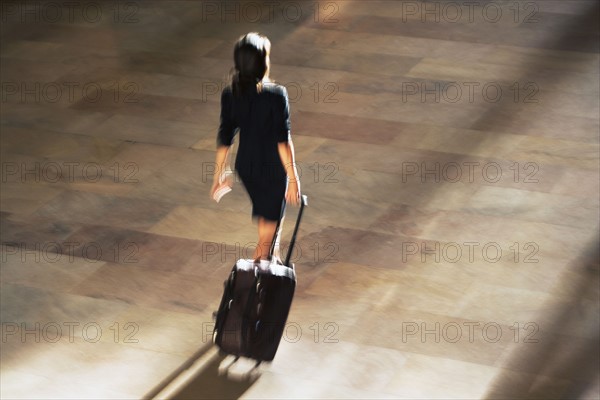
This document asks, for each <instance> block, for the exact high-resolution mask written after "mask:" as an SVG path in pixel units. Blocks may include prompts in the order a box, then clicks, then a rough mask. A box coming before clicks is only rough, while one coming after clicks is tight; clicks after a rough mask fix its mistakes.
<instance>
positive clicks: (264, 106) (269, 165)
mask: <svg viewBox="0 0 600 400" xmlns="http://www.w3.org/2000/svg"><path fill="white" fill-rule="evenodd" d="M238 129H239V141H240V143H239V147H238V152H237V156H236V160H235V169H236V171H237V173H238V176H239V177H240V179H241V181H242V183H243V184H244V187H245V188H246V190H247V192H248V195H249V196H250V200H251V201H252V217H253V218H257V217H259V216H261V217H264V218H265V219H267V220H270V221H277V220H278V219H279V218H280V216H281V208H282V206H283V200H284V197H285V191H286V187H287V181H288V179H287V174H286V171H285V168H284V167H283V164H282V162H281V158H280V156H279V152H278V150H277V146H278V143H285V142H287V141H288V139H289V138H290V112H289V101H288V94H287V90H286V88H285V87H284V86H281V85H278V84H275V83H271V82H266V83H264V84H263V88H262V90H261V91H260V92H256V91H253V92H251V93H247V94H244V95H243V96H239V97H238V96H234V95H233V93H232V90H231V87H230V86H227V87H225V88H224V89H223V92H222V93H221V123H220V126H219V132H218V135H217V145H222V146H231V144H232V143H233V138H234V136H235V135H236V133H237V132H238Z"/></svg>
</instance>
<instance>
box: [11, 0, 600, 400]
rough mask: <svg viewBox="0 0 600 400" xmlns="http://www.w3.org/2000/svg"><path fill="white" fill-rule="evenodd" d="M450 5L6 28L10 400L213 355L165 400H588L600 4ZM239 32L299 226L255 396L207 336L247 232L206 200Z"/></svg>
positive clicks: (143, 5)
mask: <svg viewBox="0 0 600 400" xmlns="http://www.w3.org/2000/svg"><path fill="white" fill-rule="evenodd" d="M69 4H72V3H69ZM461 4H462V3H461V2H445V1H441V2H431V1H427V2H424V1H331V2H304V1H301V2H291V1H279V2H277V5H273V2H262V1H256V2H242V3H240V2H227V3H225V2H210V1H208V2H207V1H203V2H200V1H197V2H196V1H152V2H141V1H131V2H77V3H76V5H69V6H68V5H66V3H57V2H45V1H39V2H29V1H28V2H27V3H21V2H3V3H2V12H3V16H2V29H1V33H2V37H1V43H0V44H1V58H0V67H1V80H2V92H1V94H2V102H1V112H0V116H1V124H0V128H1V156H2V161H1V163H2V182H1V185H2V186H1V196H0V199H1V205H0V221H1V235H2V238H1V240H2V260H1V261H2V269H1V275H0V281H1V300H2V303H1V321H2V343H1V346H2V348H1V349H2V355H1V378H0V379H1V382H0V383H1V384H0V390H1V392H0V394H1V397H2V398H24V399H25V398H26V399H30V398H76V399H81V398H142V397H144V396H148V395H150V394H152V393H155V392H156V391H157V390H158V389H159V388H162V387H163V386H164V384H165V383H167V382H168V381H170V379H171V378H173V377H174V376H173V372H174V371H178V370H180V369H181V367H182V366H185V365H187V364H186V363H191V362H192V361H194V360H193V359H192V358H193V355H194V354H204V356H203V357H204V358H202V360H204V361H203V364H202V365H200V364H199V362H197V363H195V364H194V365H196V366H197V368H196V369H195V370H194V371H195V372H193V373H192V372H190V371H192V370H191V369H189V370H188V375H189V376H188V378H187V379H180V378H181V377H180V378H177V379H179V381H178V380H177V379H175V381H173V382H179V384H178V385H179V386H173V385H171V386H169V390H170V392H169V393H171V395H169V397H173V396H174V397H175V398H238V397H242V398H361V399H362V398H423V399H431V398H460V399H466V398H469V399H471V398H472V399H475V398H485V399H495V398H528V399H533V398H544V399H549V398H556V399H559V398H561V399H563V398H589V399H598V398H599V397H600V388H599V386H600V385H599V384H598V380H599V367H598V363H599V360H598V352H599V349H598V343H599V340H600V336H599V331H600V329H599V315H600V313H599V311H600V310H599V308H600V307H599V289H598V287H599V276H598V238H599V235H598V226H599V207H600V206H599V196H598V194H599V169H598V167H599V164H598V163H599V129H600V115H599V94H600V89H599V75H598V70H599V67H600V56H599V43H600V41H599V29H598V20H599V19H598V13H599V6H598V2H597V1H595V0H589V1H588V0H577V1H569V2H564V1H518V2H489V1H485V2H483V1H481V2H477V1H475V2H471V3H470V4H471V6H467V5H465V4H466V3H465V4H462V5H461ZM470 7H472V8H470ZM56 12H58V13H60V14H59V16H60V18H57V17H56V15H57V14H56ZM457 12H460V14H457ZM249 31H260V32H263V33H265V34H267V35H268V36H269V37H270V39H271V41H272V44H273V47H272V57H271V59H272V75H273V77H274V78H275V79H276V80H277V81H279V82H281V83H282V84H285V85H286V87H287V88H288V91H289V93H290V101H291V103H290V107H291V111H292V136H293V138H294V143H295V147H296V154H297V160H298V162H299V168H300V171H301V173H302V189H303V192H304V193H305V194H307V195H308V196H309V208H307V210H306V213H305V218H304V220H303V224H302V227H301V229H300V233H299V242H298V248H297V252H296V254H295V257H294V260H295V263H296V267H297V273H298V289H297V294H296V297H295V300H294V303H293V307H292V310H291V314H290V317H289V321H288V329H287V330H286V334H285V336H284V340H283V341H282V345H281V347H280V350H279V352H278V354H277V357H276V359H275V360H274V362H273V363H272V364H270V365H264V366H261V367H260V369H259V370H258V371H254V372H253V375H251V376H249V377H248V376H245V375H244V374H243V373H244V368H245V367H246V366H247V365H245V364H238V365H234V366H233V367H232V369H231V370H230V371H229V374H227V373H226V372H225V370H224V364H222V363H226V362H227V360H223V357H222V356H219V355H218V354H217V353H216V352H215V351H214V348H210V343H211V332H212V330H211V329H212V318H211V314H212V311H213V310H214V309H215V308H216V306H217V305H218V302H219V300H220V294H221V293H220V292H221V288H222V281H223V280H224V279H225V277H226V275H227V273H228V270H229V269H230V268H231V266H232V265H233V263H234V262H235V260H237V259H238V258H247V257H249V255H250V254H251V252H252V250H253V243H254V241H255V240H256V227H255V226H253V225H252V221H251V218H250V204H249V201H248V198H247V195H246V194H245V192H244V191H243V188H242V186H241V184H239V183H238V184H236V186H235V188H234V191H233V192H232V193H231V194H229V195H227V196H226V197H225V198H224V199H223V200H222V201H221V203H219V204H216V203H214V202H212V201H211V200H210V199H209V197H208V190H209V179H210V175H209V172H210V168H211V163H212V162H213V161H214V150H215V138H216V137H215V136H216V128H217V124H218V115H219V91H220V88H221V87H222V85H223V82H224V81H223V79H224V78H225V77H226V75H227V73H228V70H229V68H230V67H231V65H232V60H231V54H232V44H233V41H234V40H235V39H236V38H237V37H238V36H239V35H241V34H243V33H246V32H249ZM295 212H296V210H295V209H291V210H290V211H289V215H288V218H287V220H286V225H285V233H286V235H287V236H286V237H289V233H290V231H291V222H290V221H291V220H293V219H294V218H295ZM284 244H285V240H284ZM204 350H206V351H207V352H208V353H207V352H204V353H203V351H204ZM211 352H212V353H211ZM211 354H212V355H211ZM198 365H200V366H198ZM236 374H237V375H236ZM182 376H183V375H182ZM165 393H166V392H163V395H165ZM165 396H166V395H165Z"/></svg>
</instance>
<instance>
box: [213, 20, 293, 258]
mask: <svg viewBox="0 0 600 400" xmlns="http://www.w3.org/2000/svg"><path fill="white" fill-rule="evenodd" d="M270 50H271V42H270V41H269V39H268V38H267V37H266V36H263V35H261V34H258V33H254V32H252V33H248V34H246V35H244V36H242V37H241V38H240V39H239V40H238V41H237V42H236V44H235V46H234V52H233V59H234V65H235V67H234V73H233V74H232V78H231V84H230V85H228V86H227V87H225V88H224V89H223V92H222V94H221V122H220V127H219V131H218V134H217V154H216V169H215V175H214V179H213V185H212V188H211V192H210V195H211V197H213V198H214V196H215V192H216V191H217V190H218V189H219V188H220V187H221V186H222V185H227V186H229V187H231V185H232V181H231V176H230V175H229V176H226V175H225V171H227V170H229V167H228V166H229V149H230V147H231V145H232V143H233V139H234V137H235V135H236V133H238V131H239V147H238V152H237V157H236V160H235V169H236V171H237V173H238V176H239V177H240V179H241V181H242V183H243V185H244V187H245V188H246V191H247V192H248V195H249V197H250V200H251V201H252V219H253V220H254V221H257V222H258V242H257V246H256V249H255V251H254V255H253V259H254V260H259V259H267V258H268V255H269V249H270V247H271V243H272V241H273V237H274V234H275V229H276V226H277V221H278V220H279V218H280V216H281V212H282V207H285V203H289V204H292V205H298V204H299V203H300V181H299V177H298V173H297V169H296V163H295V155H294V146H293V143H292V138H291V134H290V112H289V101H288V94H287V90H286V88H285V87H284V86H282V85H278V84H276V83H274V82H271V81H270V80H269V69H270V60H269V53H270ZM284 200H285V201H284ZM273 255H274V257H276V258H278V259H279V246H278V243H275V249H274V252H273Z"/></svg>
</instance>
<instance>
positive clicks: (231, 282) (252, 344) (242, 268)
mask: <svg viewBox="0 0 600 400" xmlns="http://www.w3.org/2000/svg"><path fill="white" fill-rule="evenodd" d="M306 202H307V197H306V196H304V195H303V196H302V198H301V203H300V210H299V212H298V219H297V220H296V225H295V227H294V232H293V234H292V239H291V241H290V246H289V249H288V253H287V256H286V260H285V262H284V264H283V265H282V264H278V263H276V262H274V261H271V260H272V255H273V249H274V244H275V240H276V239H277V234H278V232H279V226H280V224H281V218H280V219H279V221H278V223H277V228H276V229H275V237H274V238H273V244H272V245H271V249H270V252H269V260H261V262H260V263H256V262H254V260H246V259H240V260H238V261H237V262H236V264H235V265H234V266H233V268H232V270H231V273H230V274H229V278H228V279H227V280H226V281H225V289H224V291H223V297H222V298H221V304H220V306H219V309H218V311H217V312H216V313H215V317H216V321H215V328H214V331H213V342H214V343H215V344H216V345H217V346H218V347H219V348H220V349H221V350H222V351H223V352H225V353H227V354H231V355H234V356H236V359H237V358H239V357H248V358H252V359H254V360H256V361H258V363H260V362H262V361H272V360H273V358H274V357H275V353H276V352H277V348H278V347H279V342H280V341H281V337H282V335H283V331H284V329H285V324H286V321H287V317H288V314H289V311H290V307H291V304H292V299H293V297H294V290H295V288H296V272H295V268H294V265H293V264H292V263H290V258H291V254H292V250H293V248H294V244H295V242H296V234H297V233H298V227H299V226H300V220H301V218H302V212H303V211H304V206H305V205H306ZM284 213H285V205H284V207H283V210H282V216H283V215H284Z"/></svg>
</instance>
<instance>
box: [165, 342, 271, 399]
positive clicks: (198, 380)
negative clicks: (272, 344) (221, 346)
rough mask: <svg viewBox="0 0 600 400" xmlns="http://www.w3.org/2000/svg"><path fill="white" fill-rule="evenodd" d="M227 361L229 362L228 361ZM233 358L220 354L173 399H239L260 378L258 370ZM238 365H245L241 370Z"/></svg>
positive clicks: (178, 391) (172, 397)
mask: <svg viewBox="0 0 600 400" xmlns="http://www.w3.org/2000/svg"><path fill="white" fill-rule="evenodd" d="M226 359H227V360H226ZM230 359H232V357H231V356H228V355H226V354H221V353H218V354H217V355H216V356H214V357H212V358H211V359H210V360H209V361H208V362H207V363H206V365H205V366H204V367H203V368H202V370H201V371H200V373H198V374H197V375H196V376H194V378H192V379H190V380H189V382H187V383H186V384H185V385H183V386H182V387H181V388H180V389H178V390H177V392H176V393H175V394H174V395H173V396H171V397H170V398H171V399H177V400H179V399H181V400H183V399H237V398H239V397H241V396H242V395H243V394H244V393H245V392H246V391H247V390H248V389H249V388H250V387H251V386H252V384H253V383H254V382H256V380H257V379H258V378H259V377H260V372H259V370H258V369H257V368H253V367H252V366H248V367H247V368H246V363H244V362H243V361H239V362H235V363H234V362H232V361H231V360H230ZM238 363H242V364H244V365H242V366H241V368H234V367H237V366H239V365H238Z"/></svg>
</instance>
